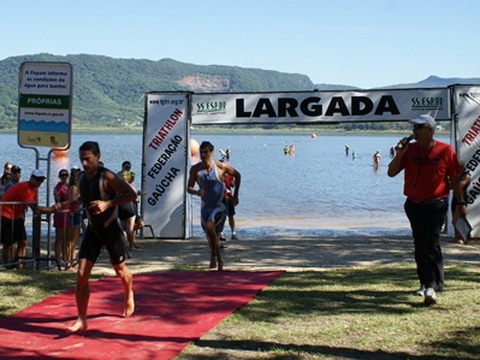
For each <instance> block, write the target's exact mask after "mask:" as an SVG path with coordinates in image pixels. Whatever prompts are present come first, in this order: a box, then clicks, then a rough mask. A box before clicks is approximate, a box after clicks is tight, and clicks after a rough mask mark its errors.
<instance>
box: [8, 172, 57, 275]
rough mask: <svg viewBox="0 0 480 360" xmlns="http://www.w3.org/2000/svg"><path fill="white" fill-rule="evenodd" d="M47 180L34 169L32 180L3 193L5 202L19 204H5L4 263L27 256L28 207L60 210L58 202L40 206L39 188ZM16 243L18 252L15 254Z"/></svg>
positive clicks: (38, 209)
mask: <svg viewBox="0 0 480 360" xmlns="http://www.w3.org/2000/svg"><path fill="white" fill-rule="evenodd" d="M44 180H45V175H43V172H42V171H41V170H39V169H35V170H33V171H32V174H31V176H30V180H28V181H22V182H19V183H17V184H15V185H13V186H11V187H10V188H9V189H8V190H7V191H6V192H5V195H3V198H2V201H3V202H16V203H18V204H4V205H3V206H2V209H1V213H2V232H1V240H2V244H3V249H2V257H3V263H4V264H10V263H13V262H14V261H19V260H20V259H21V258H23V257H25V253H26V248H27V235H26V231H25V217H24V212H25V211H26V210H27V207H31V208H32V210H34V211H35V210H36V211H39V212H41V213H52V212H55V211H56V210H58V208H59V206H58V204H54V205H52V206H50V207H44V206H38V205H37V204H36V201H37V190H38V188H39V187H40V185H42V183H43V181H44ZM15 244H17V247H16V254H15ZM22 267H23V264H22V263H19V264H18V265H17V268H18V269H21V268H22Z"/></svg>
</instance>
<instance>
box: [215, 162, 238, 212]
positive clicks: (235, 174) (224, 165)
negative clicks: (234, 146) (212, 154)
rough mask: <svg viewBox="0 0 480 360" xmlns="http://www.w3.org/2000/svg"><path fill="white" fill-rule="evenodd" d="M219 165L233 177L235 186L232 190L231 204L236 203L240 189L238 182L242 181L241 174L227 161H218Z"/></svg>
mask: <svg viewBox="0 0 480 360" xmlns="http://www.w3.org/2000/svg"><path fill="white" fill-rule="evenodd" d="M219 167H220V168H221V169H222V170H223V171H224V172H225V173H227V174H229V175H231V176H233V177H235V188H234V192H233V199H232V201H233V204H234V205H238V194H239V191H240V184H241V183H242V175H241V174H240V172H239V171H237V170H236V169H235V168H234V167H233V166H231V165H230V164H227V163H219Z"/></svg>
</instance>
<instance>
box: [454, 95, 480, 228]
mask: <svg viewBox="0 0 480 360" xmlns="http://www.w3.org/2000/svg"><path fill="white" fill-rule="evenodd" d="M453 104H454V109H455V114H456V116H457V118H456V119H455V120H456V121H455V124H456V146H457V148H456V151H457V156H458V158H459V160H460V161H461V162H463V163H464V164H465V168H466V170H467V171H468V173H469V175H470V177H471V181H470V185H469V186H468V188H467V198H466V201H467V208H468V215H467V219H468V221H469V222H470V224H471V225H472V227H473V230H472V234H471V235H472V236H473V237H476V236H478V234H479V228H480V87H479V86H455V87H454V88H453Z"/></svg>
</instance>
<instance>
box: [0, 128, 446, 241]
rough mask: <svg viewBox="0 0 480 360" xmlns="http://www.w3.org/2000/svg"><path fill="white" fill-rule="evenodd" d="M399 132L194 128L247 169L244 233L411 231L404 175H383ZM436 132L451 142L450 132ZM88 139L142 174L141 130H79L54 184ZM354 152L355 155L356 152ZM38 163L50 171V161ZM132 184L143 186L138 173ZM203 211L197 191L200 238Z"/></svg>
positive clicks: (8, 148) (7, 142) (115, 164)
mask: <svg viewBox="0 0 480 360" xmlns="http://www.w3.org/2000/svg"><path fill="white" fill-rule="evenodd" d="M0 136H1V138H2V145H1V147H2V152H1V154H2V155H1V157H2V159H1V160H0V162H1V165H2V166H3V164H4V163H5V162H6V161H10V162H12V163H14V164H17V165H19V166H20V167H21V168H22V170H23V172H22V179H23V180H24V179H27V178H28V176H29V175H30V172H31V170H32V169H33V168H34V167H35V152H34V151H33V150H31V149H24V148H21V147H19V146H18V144H17V135H16V134H2V135H0ZM402 136H403V135H394V134H385V135H383V134H382V135H377V134H375V135H371V134H361V135H345V134H343V133H342V134H318V135H317V137H316V138H312V137H311V136H310V135H309V134H292V135H277V134H275V135H270V134H261V135H256V134H235V135H226V134H218V133H215V134H206V133H195V132H194V133H193V134H192V137H193V138H194V139H195V140H197V141H198V142H199V143H201V142H202V141H203V140H209V141H211V142H212V143H213V144H214V145H215V154H216V156H217V158H220V153H219V151H218V149H225V148H226V147H227V146H229V147H230V149H231V158H230V163H231V164H232V165H233V166H234V167H236V168H237V169H238V170H239V171H240V172H241V174H242V185H241V190H240V204H239V206H238V207H237V210H236V211H237V215H236V221H237V228H238V230H237V232H238V234H239V236H276V235H278V236H284V235H295V236H353V235H385V236H388V235H408V234H410V229H409V226H408V221H407V219H406V217H405V215H404V212H403V203H404V200H405V199H404V196H403V191H402V187H403V176H402V175H398V176H397V177H395V178H389V177H388V176H387V174H386V172H387V166H388V163H389V161H390V157H389V149H390V147H391V146H394V145H395V144H396V143H397V141H398V139H399V138H401V137H402ZM437 138H438V139H439V140H442V141H445V142H448V141H449V140H448V136H437ZM87 140H94V141H98V142H99V144H100V148H101V151H102V160H103V161H104V163H105V166H106V167H108V168H110V169H111V170H114V171H117V170H120V168H121V163H122V162H123V161H124V160H129V161H131V162H132V167H133V168H132V170H133V171H134V172H135V173H137V174H140V172H141V168H140V167H141V165H140V163H141V156H142V135H141V134H139V133H134V134H132V133H109V134H99V135H97V134H92V133H89V134H75V133H74V134H73V135H72V148H71V150H70V152H69V154H68V155H67V156H64V157H53V158H52V163H51V181H50V184H49V185H50V186H49V187H50V189H53V186H54V185H55V183H56V182H57V181H58V180H57V177H56V175H57V173H58V171H59V170H60V169H62V168H68V169H69V168H70V167H71V166H73V165H76V166H80V162H79V160H78V157H77V149H78V147H79V146H80V145H81V144H82V143H83V142H84V141H87ZM291 144H292V145H294V146H295V150H296V151H295V154H294V155H284V153H283V148H284V146H289V145H291ZM346 144H348V145H349V147H350V155H349V156H346V155H345V150H344V149H345V145H346ZM40 149H43V151H44V154H41V157H43V158H46V155H47V151H48V149H47V148H40ZM376 150H379V151H380V153H381V155H382V159H381V162H380V167H379V169H378V170H375V169H374V167H373V162H372V156H373V154H374V153H375V151H376ZM352 151H355V153H356V158H352V156H351V152H352ZM40 167H41V168H42V169H46V165H45V163H42V165H41V166H40ZM135 185H136V186H137V187H139V186H140V176H137V179H136V184H135ZM45 191H46V186H45V185H43V186H42V188H41V192H40V203H42V199H45V197H46V195H45ZM51 193H52V190H50V194H51ZM42 196H43V197H42ZM50 199H52V195H50ZM43 202H45V200H44V201H43ZM50 202H51V201H50ZM198 213H199V202H198V197H194V214H195V215H194V235H195V236H202V235H203V233H202V231H201V229H200V226H199V219H198ZM228 234H229V231H227V235H228Z"/></svg>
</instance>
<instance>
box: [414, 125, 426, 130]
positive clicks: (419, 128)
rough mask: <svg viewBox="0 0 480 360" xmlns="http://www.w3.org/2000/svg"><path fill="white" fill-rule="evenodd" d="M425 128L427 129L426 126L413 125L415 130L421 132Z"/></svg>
mask: <svg viewBox="0 0 480 360" xmlns="http://www.w3.org/2000/svg"><path fill="white" fill-rule="evenodd" d="M424 127H426V126H425V124H415V125H413V129H414V130H421V129H423V128H424Z"/></svg>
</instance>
